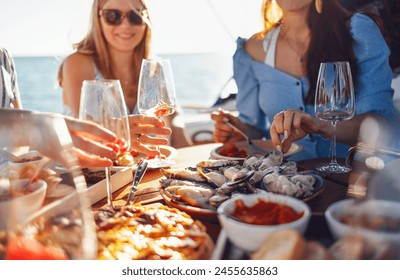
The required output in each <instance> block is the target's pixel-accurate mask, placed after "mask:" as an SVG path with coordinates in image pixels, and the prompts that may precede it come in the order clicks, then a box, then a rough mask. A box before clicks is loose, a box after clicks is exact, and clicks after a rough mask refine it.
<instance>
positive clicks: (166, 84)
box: [138, 58, 175, 167]
mask: <svg viewBox="0 0 400 280" xmlns="http://www.w3.org/2000/svg"><path fill="white" fill-rule="evenodd" d="M138 109H139V112H140V113H141V114H143V115H146V116H152V117H157V118H159V119H161V118H162V117H164V116H168V115H171V114H173V113H174V112H175V83H174V77H173V74H172V68H171V64H170V62H169V60H168V59H161V58H157V59H143V60H142V65H141V69H140V77H139V89H138ZM156 148H157V150H159V147H158V146H157V147H156ZM171 164H173V161H171V160H168V159H161V158H160V157H156V158H155V159H153V160H150V161H149V167H165V166H170V165H171Z"/></svg>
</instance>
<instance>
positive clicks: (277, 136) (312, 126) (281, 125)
mask: <svg viewBox="0 0 400 280" xmlns="http://www.w3.org/2000/svg"><path fill="white" fill-rule="evenodd" d="M320 131H321V121H320V120H318V119H317V118H315V117H313V116H311V115H310V114H307V113H304V112H303V111H296V110H285V111H282V112H280V113H278V114H276V115H275V117H274V121H273V122H272V125H271V128H270V134H271V140H272V144H273V145H274V146H275V147H277V149H280V148H281V149H282V152H283V153H286V152H287V151H288V150H289V149H290V146H291V145H292V143H293V142H295V141H297V140H299V139H301V138H303V137H304V136H306V135H307V134H309V133H319V132H320ZM281 136H283V139H282V140H281ZM278 147H280V148H278Z"/></svg>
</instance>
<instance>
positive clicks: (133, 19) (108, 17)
mask: <svg viewBox="0 0 400 280" xmlns="http://www.w3.org/2000/svg"><path fill="white" fill-rule="evenodd" d="M137 13H138V12H135V11H129V12H126V13H124V12H122V11H120V10H115V9H102V10H100V11H99V15H100V16H103V17H104V20H105V21H106V23H107V24H109V25H120V24H121V23H122V21H123V20H124V18H125V17H126V18H127V19H128V21H129V23H130V24H133V25H142V24H143V19H142V17H140V16H139V15H138V14H137Z"/></svg>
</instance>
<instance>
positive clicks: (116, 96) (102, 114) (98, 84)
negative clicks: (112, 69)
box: [79, 80, 131, 208]
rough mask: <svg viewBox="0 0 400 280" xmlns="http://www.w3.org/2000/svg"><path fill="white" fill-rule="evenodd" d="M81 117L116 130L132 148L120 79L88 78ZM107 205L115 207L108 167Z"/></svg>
mask: <svg viewBox="0 0 400 280" xmlns="http://www.w3.org/2000/svg"><path fill="white" fill-rule="evenodd" d="M79 118H80V119H84V120H90V121H93V122H96V123H98V124H100V125H102V126H103V127H105V128H107V129H109V130H110V131H112V132H114V133H115V134H116V135H117V137H118V139H119V140H120V141H123V142H124V144H125V148H126V150H128V151H129V148H130V142H131V141H130V131H129V123H128V113H127V108H126V104H125V99H124V95H123V92H122V88H121V84H120V82H119V80H86V81H83V84H82V92H81V101H80V106H79ZM105 171H106V186H107V205H108V207H110V208H114V207H113V202H112V185H111V180H110V177H111V170H110V168H108V167H106V170H105Z"/></svg>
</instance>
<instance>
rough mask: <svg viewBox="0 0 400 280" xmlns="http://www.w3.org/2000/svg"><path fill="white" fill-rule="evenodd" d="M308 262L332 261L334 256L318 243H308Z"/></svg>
mask: <svg viewBox="0 0 400 280" xmlns="http://www.w3.org/2000/svg"><path fill="white" fill-rule="evenodd" d="M305 259H306V260H331V259H332V255H331V254H330V253H329V251H328V249H326V248H325V246H324V245H322V244H321V243H319V242H317V241H308V242H307V243H306V251H305Z"/></svg>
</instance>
